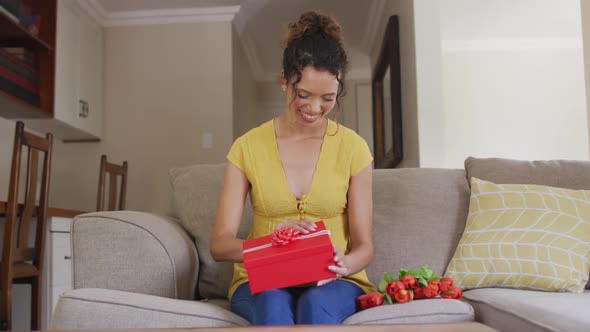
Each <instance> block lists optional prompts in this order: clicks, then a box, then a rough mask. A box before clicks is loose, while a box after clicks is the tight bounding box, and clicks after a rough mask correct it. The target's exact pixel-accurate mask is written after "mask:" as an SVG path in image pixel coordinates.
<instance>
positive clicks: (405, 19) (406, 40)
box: [361, 0, 420, 167]
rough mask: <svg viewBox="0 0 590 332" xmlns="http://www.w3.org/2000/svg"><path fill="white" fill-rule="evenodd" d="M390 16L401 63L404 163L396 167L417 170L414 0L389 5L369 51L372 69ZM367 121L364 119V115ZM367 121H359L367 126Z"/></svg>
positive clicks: (418, 152)
mask: <svg viewBox="0 0 590 332" xmlns="http://www.w3.org/2000/svg"><path fill="white" fill-rule="evenodd" d="M390 15H397V16H398V18H399V30H400V60H401V75H402V122H403V123H402V125H403V129H402V130H403V140H404V142H403V146H404V160H403V161H402V162H401V164H400V166H399V167H418V166H420V140H419V130H418V103H417V94H418V91H417V83H416V40H415V38H416V37H415V36H416V33H415V27H414V26H415V19H414V0H398V1H388V2H387V7H386V10H385V11H384V16H385V17H384V18H383V20H382V22H383V26H382V27H380V30H379V33H378V34H377V42H376V43H375V47H374V49H373V50H371V54H370V56H371V67H372V68H374V67H375V64H376V63H377V59H378V57H379V50H380V48H381V44H382V41H383V34H384V32H385V26H386V24H387V18H389V16H390ZM368 116H370V114H369V115H368ZM365 117H366V115H365ZM367 120H369V121H372V120H370V119H366V118H364V119H362V121H361V122H362V123H366V122H367Z"/></svg>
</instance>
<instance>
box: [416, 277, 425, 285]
mask: <svg viewBox="0 0 590 332" xmlns="http://www.w3.org/2000/svg"><path fill="white" fill-rule="evenodd" d="M416 279H418V284H419V285H420V287H421V288H422V287H426V286H427V285H428V281H427V280H426V279H425V278H424V277H422V276H420V277H418V278H416Z"/></svg>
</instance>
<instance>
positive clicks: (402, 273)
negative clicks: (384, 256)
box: [398, 269, 409, 279]
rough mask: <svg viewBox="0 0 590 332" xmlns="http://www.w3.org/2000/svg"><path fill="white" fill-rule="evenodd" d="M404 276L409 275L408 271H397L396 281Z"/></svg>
mask: <svg viewBox="0 0 590 332" xmlns="http://www.w3.org/2000/svg"><path fill="white" fill-rule="evenodd" d="M406 274H409V272H408V270H406V269H400V270H399V278H398V279H401V278H403V277H404V276H405V275H406Z"/></svg>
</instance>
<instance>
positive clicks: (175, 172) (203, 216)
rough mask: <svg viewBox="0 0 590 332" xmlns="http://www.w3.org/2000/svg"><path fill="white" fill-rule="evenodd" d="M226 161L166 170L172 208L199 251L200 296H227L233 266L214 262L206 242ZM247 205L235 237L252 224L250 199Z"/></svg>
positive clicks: (198, 286) (242, 233) (244, 235)
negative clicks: (167, 171)
mask: <svg viewBox="0 0 590 332" xmlns="http://www.w3.org/2000/svg"><path fill="white" fill-rule="evenodd" d="M224 169H225V164H216V165H194V166H188V167H182V168H174V169H171V170H170V171H169V178H170V183H171V185H172V196H173V203H174V210H176V214H177V215H178V217H179V220H180V223H181V225H182V226H183V227H184V228H185V229H186V230H187V231H188V232H189V234H190V235H191V236H192V237H193V238H194V240H195V244H196V246H197V251H198V253H199V262H200V270H199V283H198V285H197V291H198V294H199V295H200V296H201V297H203V298H226V297H227V292H228V289H229V284H230V282H231V278H232V275H233V265H232V264H231V263H227V262H222V263H220V262H216V261H215V260H214V259H213V257H211V253H210V251H209V241H210V237H211V232H212V231H213V225H214V223H215V213H216V211H217V205H218V203H219V198H220V197H221V190H222V188H223V175H224ZM246 202H247V204H246V206H245V207H244V213H243V218H242V223H241V225H240V230H239V232H238V237H240V238H242V239H245V238H246V236H247V235H248V232H249V230H250V228H251V227H252V218H253V217H252V216H253V212H252V207H251V205H250V199H246Z"/></svg>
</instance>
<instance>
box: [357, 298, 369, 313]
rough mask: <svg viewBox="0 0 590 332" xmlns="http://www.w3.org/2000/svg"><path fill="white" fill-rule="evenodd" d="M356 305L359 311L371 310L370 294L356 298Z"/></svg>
mask: <svg viewBox="0 0 590 332" xmlns="http://www.w3.org/2000/svg"><path fill="white" fill-rule="evenodd" d="M356 304H357V306H358V308H359V310H365V309H368V308H369V294H363V295H361V296H359V297H357V298H356Z"/></svg>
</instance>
